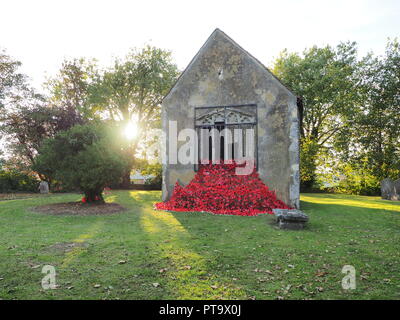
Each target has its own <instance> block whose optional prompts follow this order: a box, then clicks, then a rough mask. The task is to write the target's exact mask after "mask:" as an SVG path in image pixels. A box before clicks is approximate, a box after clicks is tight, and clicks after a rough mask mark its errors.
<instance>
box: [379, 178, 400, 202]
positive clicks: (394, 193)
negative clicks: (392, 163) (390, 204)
mask: <svg viewBox="0 0 400 320" xmlns="http://www.w3.org/2000/svg"><path fill="white" fill-rule="evenodd" d="M381 197H382V199H385V200H400V179H397V180H395V181H393V180H392V179H389V178H386V179H383V180H382V181H381Z"/></svg>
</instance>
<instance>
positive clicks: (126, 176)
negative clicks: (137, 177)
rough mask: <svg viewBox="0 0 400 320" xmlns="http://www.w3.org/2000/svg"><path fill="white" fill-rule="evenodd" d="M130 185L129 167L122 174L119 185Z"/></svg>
mask: <svg viewBox="0 0 400 320" xmlns="http://www.w3.org/2000/svg"><path fill="white" fill-rule="evenodd" d="M130 185H131V170H130V169H129V171H126V172H125V173H124V175H123V176H122V183H121V186H122V187H123V188H129V187H130Z"/></svg>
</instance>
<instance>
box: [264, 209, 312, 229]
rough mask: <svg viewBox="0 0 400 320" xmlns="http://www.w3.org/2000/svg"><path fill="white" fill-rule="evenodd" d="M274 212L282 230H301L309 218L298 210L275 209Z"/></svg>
mask: <svg viewBox="0 0 400 320" xmlns="http://www.w3.org/2000/svg"><path fill="white" fill-rule="evenodd" d="M272 211H273V213H274V215H275V217H276V222H277V223H278V227H279V228H280V229H290V230H301V229H304V227H305V225H306V223H307V221H308V216H307V215H306V214H305V213H304V212H302V211H300V210H297V209H273V210H272Z"/></svg>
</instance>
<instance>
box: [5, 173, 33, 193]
mask: <svg viewBox="0 0 400 320" xmlns="http://www.w3.org/2000/svg"><path fill="white" fill-rule="evenodd" d="M38 185H39V181H38V180H37V179H36V178H35V177H33V176H30V175H27V174H24V173H22V172H19V171H16V170H9V171H5V170H0V193H6V192H37V191H38Z"/></svg>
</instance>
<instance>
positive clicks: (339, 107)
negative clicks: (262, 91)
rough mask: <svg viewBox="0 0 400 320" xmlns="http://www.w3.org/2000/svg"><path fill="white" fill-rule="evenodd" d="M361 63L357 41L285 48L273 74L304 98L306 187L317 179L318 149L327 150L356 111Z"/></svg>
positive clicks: (304, 173)
mask: <svg viewBox="0 0 400 320" xmlns="http://www.w3.org/2000/svg"><path fill="white" fill-rule="evenodd" d="M359 66H360V62H359V61H358V60H357V49H356V44H355V43H354V42H353V43H350V42H348V43H341V44H339V45H338V46H337V47H335V48H334V47H331V46H326V47H323V48H319V47H316V46H314V47H312V48H310V49H306V50H305V51H304V52H303V54H302V55H300V54H298V53H289V52H288V51H286V50H284V51H283V52H282V53H281V54H280V56H279V57H278V59H276V61H275V64H274V68H273V70H274V73H275V74H276V75H277V76H278V77H279V78H280V79H282V81H283V82H284V83H285V84H286V85H288V86H289V87H290V88H291V89H292V90H293V91H294V92H295V93H296V94H297V95H298V96H300V97H301V98H302V99H303V104H304V110H303V121H302V128H301V131H300V134H301V182H302V186H303V187H305V188H310V187H312V186H313V184H314V183H315V180H316V167H317V160H318V156H319V153H320V152H323V151H329V150H327V149H326V148H327V147H331V146H332V144H333V142H334V140H335V138H336V137H337V135H338V134H339V133H340V132H341V131H343V130H345V129H346V127H348V126H349V124H350V123H351V122H350V121H351V120H352V119H353V117H354V114H355V113H356V106H357V105H358V104H357V101H358V100H359V98H360V95H359V92H358V86H359V78H358V70H359Z"/></svg>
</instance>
